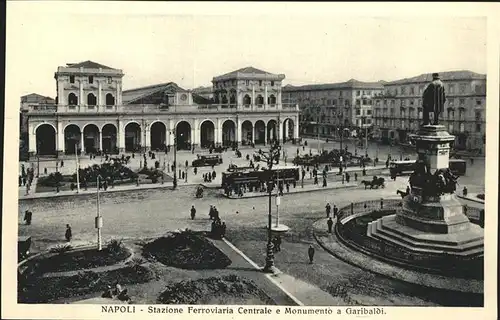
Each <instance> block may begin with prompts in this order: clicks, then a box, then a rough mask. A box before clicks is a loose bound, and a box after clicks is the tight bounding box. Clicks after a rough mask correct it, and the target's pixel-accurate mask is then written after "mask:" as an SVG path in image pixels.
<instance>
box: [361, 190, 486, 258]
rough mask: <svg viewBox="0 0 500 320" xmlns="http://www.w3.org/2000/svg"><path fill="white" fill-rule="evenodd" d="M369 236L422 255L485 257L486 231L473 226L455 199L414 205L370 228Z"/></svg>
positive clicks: (445, 197) (407, 202) (408, 202)
mask: <svg viewBox="0 0 500 320" xmlns="http://www.w3.org/2000/svg"><path fill="white" fill-rule="evenodd" d="M367 236H369V237H371V238H375V239H378V240H381V241H383V242H388V243H390V244H392V245H393V246H395V247H401V248H402V249H404V250H406V251H408V250H409V251H410V252H415V253H419V254H429V255H445V256H456V257H462V258H463V257H466V258H468V259H470V258H476V257H480V256H483V254H484V230H483V229H482V228H481V227H479V226H477V225H475V224H472V223H471V222H470V221H469V219H468V218H467V216H466V215H465V214H464V212H463V206H462V204H461V203H460V202H459V201H458V200H457V198H456V196H455V195H443V196H441V197H440V198H439V199H437V200H436V201H433V202H425V203H414V202H412V200H411V195H409V196H407V197H406V198H405V203H404V205H403V207H402V208H401V209H400V210H398V212H397V213H396V214H395V215H390V216H385V217H382V218H380V219H378V220H376V221H373V222H371V223H369V224H368V227H367Z"/></svg>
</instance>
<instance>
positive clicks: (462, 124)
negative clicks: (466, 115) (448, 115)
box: [459, 122, 465, 132]
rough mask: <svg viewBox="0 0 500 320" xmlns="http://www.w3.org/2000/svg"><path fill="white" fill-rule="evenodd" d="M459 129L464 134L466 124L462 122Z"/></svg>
mask: <svg viewBox="0 0 500 320" xmlns="http://www.w3.org/2000/svg"><path fill="white" fill-rule="evenodd" d="M459 129H460V132H464V131H465V123H463V122H461V123H460V126H459Z"/></svg>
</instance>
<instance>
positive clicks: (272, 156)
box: [262, 143, 281, 273]
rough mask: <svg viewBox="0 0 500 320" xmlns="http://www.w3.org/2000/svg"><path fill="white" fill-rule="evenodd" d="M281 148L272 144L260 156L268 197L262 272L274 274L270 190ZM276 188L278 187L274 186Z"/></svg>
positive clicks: (271, 196)
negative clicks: (264, 262) (262, 162)
mask: <svg viewBox="0 0 500 320" xmlns="http://www.w3.org/2000/svg"><path fill="white" fill-rule="evenodd" d="M280 150H281V147H280V146H279V144H277V143H275V144H272V145H271V147H270V148H269V151H268V152H263V153H262V156H263V158H264V159H266V160H267V167H268V180H267V193H268V196H269V211H268V226H267V250H266V264H265V266H264V268H263V269H262V271H264V272H269V273H275V272H276V267H275V266H274V245H273V241H272V198H273V195H272V190H271V187H272V185H273V172H272V168H273V164H274V161H275V160H276V159H278V160H279V155H280ZM276 187H278V186H276Z"/></svg>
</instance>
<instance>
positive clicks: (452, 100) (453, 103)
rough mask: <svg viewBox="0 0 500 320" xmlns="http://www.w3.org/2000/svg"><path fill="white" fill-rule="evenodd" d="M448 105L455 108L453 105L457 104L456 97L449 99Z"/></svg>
mask: <svg viewBox="0 0 500 320" xmlns="http://www.w3.org/2000/svg"><path fill="white" fill-rule="evenodd" d="M448 106H450V108H453V107H454V106H455V101H454V99H450V100H449V101H448Z"/></svg>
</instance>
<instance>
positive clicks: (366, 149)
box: [365, 119, 368, 154]
mask: <svg viewBox="0 0 500 320" xmlns="http://www.w3.org/2000/svg"><path fill="white" fill-rule="evenodd" d="M365 154H368V127H367V126H366V119H365Z"/></svg>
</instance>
